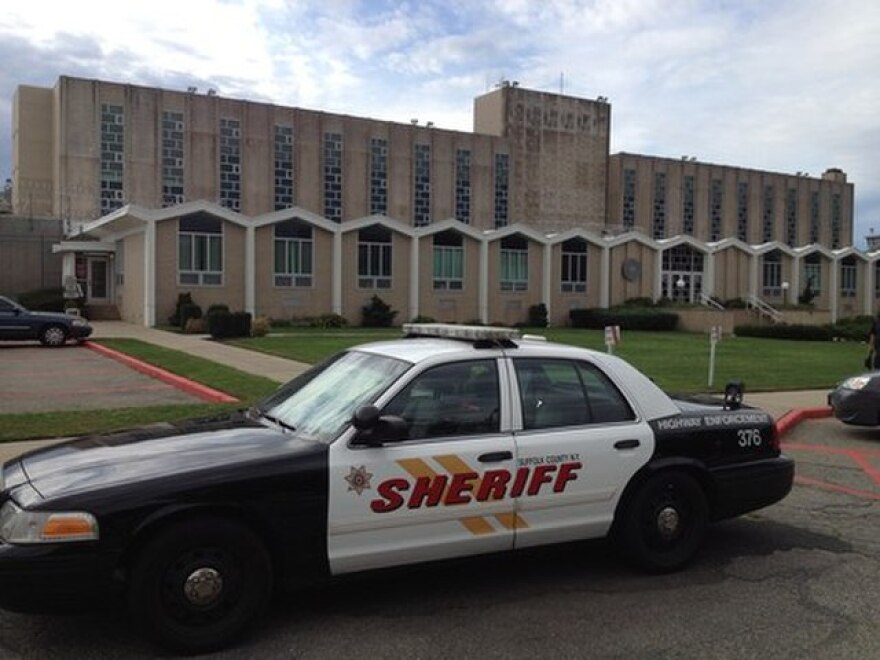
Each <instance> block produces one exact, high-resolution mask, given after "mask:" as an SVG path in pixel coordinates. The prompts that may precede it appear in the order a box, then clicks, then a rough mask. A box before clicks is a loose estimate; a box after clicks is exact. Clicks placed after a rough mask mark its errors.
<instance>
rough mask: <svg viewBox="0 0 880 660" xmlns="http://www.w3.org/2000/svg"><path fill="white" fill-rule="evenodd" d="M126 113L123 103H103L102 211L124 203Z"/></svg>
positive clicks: (105, 211) (112, 209)
mask: <svg viewBox="0 0 880 660" xmlns="http://www.w3.org/2000/svg"><path fill="white" fill-rule="evenodd" d="M124 172H125V113H124V110H123V108H122V106H121V105H109V104H106V103H102V104H101V213H102V214H104V213H110V212H111V211H115V210H116V209H118V208H120V207H121V206H122V203H123V196H124V193H123V188H122V184H123V181H124V179H125V177H124Z"/></svg>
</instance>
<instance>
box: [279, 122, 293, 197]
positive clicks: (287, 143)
mask: <svg viewBox="0 0 880 660" xmlns="http://www.w3.org/2000/svg"><path fill="white" fill-rule="evenodd" d="M291 206H293V128H292V127H291V126H278V125H276V126H275V210H276V211H278V210H281V209H289V208H290V207H291Z"/></svg>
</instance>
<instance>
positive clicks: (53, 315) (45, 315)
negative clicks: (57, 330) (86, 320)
mask: <svg viewBox="0 0 880 660" xmlns="http://www.w3.org/2000/svg"><path fill="white" fill-rule="evenodd" d="M25 313H26V314H27V315H28V316H36V317H37V318H40V319H45V320H46V321H63V322H65V323H70V322H71V321H73V320H74V319H75V318H79V317H76V316H71V315H70V314H64V313H62V312H34V311H31V310H28V311H27V312H25Z"/></svg>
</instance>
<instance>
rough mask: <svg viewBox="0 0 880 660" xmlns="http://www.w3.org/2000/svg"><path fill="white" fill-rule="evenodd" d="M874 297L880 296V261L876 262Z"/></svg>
mask: <svg viewBox="0 0 880 660" xmlns="http://www.w3.org/2000/svg"><path fill="white" fill-rule="evenodd" d="M874 297H875V298H880V261H875V262H874Z"/></svg>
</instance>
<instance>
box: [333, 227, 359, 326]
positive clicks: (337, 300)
mask: <svg viewBox="0 0 880 660" xmlns="http://www.w3.org/2000/svg"><path fill="white" fill-rule="evenodd" d="M355 268H357V264H355ZM331 289H332V294H331V295H332V298H331V307H332V309H333V313H334V314H342V230H341V229H336V230H335V231H334V233H333V275H332V281H331Z"/></svg>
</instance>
